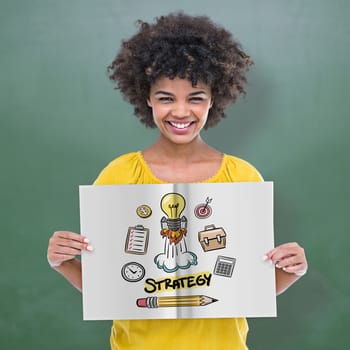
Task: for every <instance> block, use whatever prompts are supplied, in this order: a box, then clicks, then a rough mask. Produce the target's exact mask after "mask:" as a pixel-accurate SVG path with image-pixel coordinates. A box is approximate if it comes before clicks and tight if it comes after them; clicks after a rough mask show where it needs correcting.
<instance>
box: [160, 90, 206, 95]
mask: <svg viewBox="0 0 350 350" xmlns="http://www.w3.org/2000/svg"><path fill="white" fill-rule="evenodd" d="M200 94H205V95H207V93H206V92H205V91H202V90H200V91H195V92H191V93H190V94H189V96H196V95H200ZM154 95H167V96H173V95H174V94H172V93H171V92H168V91H163V90H159V91H156V92H155V93H154Z"/></svg>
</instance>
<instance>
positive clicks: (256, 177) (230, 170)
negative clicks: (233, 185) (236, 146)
mask: <svg viewBox="0 0 350 350" xmlns="http://www.w3.org/2000/svg"><path fill="white" fill-rule="evenodd" d="M220 175H221V177H222V178H223V179H222V181H230V182H231V181H232V182H257V181H263V177H262V176H261V174H260V173H259V171H258V170H257V169H256V168H255V167H254V166H253V165H252V164H250V163H249V162H247V161H246V160H244V159H241V158H239V157H236V156H233V155H230V154H224V159H223V164H222V167H221V171H220Z"/></svg>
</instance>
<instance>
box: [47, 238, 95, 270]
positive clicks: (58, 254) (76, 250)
mask: <svg viewBox="0 0 350 350" xmlns="http://www.w3.org/2000/svg"><path fill="white" fill-rule="evenodd" d="M82 250H88V251H92V250H93V248H92V247H91V246H90V245H89V240H88V239H87V238H86V237H83V236H81V235H79V234H78V233H75V232H70V231H56V232H54V233H53V235H52V237H51V238H50V240H49V246H48V250H47V260H48V262H49V264H50V265H51V266H52V267H57V266H60V265H61V264H62V263H63V262H65V261H68V260H72V259H74V258H75V257H76V256H77V255H80V254H81V251H82Z"/></svg>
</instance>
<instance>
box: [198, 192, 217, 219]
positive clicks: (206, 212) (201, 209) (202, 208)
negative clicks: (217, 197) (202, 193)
mask: <svg viewBox="0 0 350 350" xmlns="http://www.w3.org/2000/svg"><path fill="white" fill-rule="evenodd" d="M212 200H213V198H209V197H207V199H206V200H205V203H201V204H198V205H197V206H196V207H195V209H194V215H195V216H196V217H197V218H198V219H206V218H208V217H209V216H210V215H211V213H212V209H211V206H210V205H209V203H211V201H212Z"/></svg>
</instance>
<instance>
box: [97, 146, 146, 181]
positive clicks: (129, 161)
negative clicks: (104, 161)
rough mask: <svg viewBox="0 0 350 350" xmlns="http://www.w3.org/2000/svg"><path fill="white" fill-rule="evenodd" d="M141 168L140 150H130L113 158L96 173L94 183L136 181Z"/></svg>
mask: <svg viewBox="0 0 350 350" xmlns="http://www.w3.org/2000/svg"><path fill="white" fill-rule="evenodd" d="M142 169H143V164H142V156H141V152H140V151H137V152H130V153H126V154H123V155H120V156H119V157H117V158H115V159H113V160H112V161H111V162H110V163H109V164H108V165H107V166H106V167H105V168H104V169H103V170H102V171H101V172H100V174H99V175H98V177H97V179H96V180H95V182H94V185H114V184H132V183H136V182H137V179H138V178H139V176H140V172H141V171H142Z"/></svg>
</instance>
